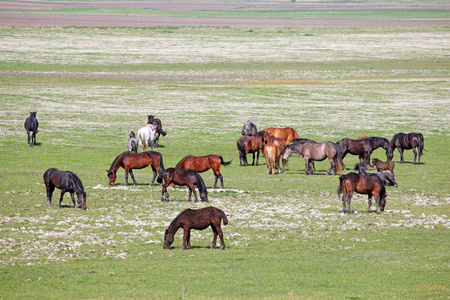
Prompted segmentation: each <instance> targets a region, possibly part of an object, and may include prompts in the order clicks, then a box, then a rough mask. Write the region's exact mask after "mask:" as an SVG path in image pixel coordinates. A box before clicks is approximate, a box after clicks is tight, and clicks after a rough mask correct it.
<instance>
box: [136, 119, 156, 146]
mask: <svg viewBox="0 0 450 300" xmlns="http://www.w3.org/2000/svg"><path fill="white" fill-rule="evenodd" d="M155 133H156V127H155V125H152V124H147V126H145V127H142V128H141V129H139V131H138V139H139V143H140V144H141V146H142V151H145V148H147V146H148V145H149V144H150V146H151V148H152V151H153V145H154V142H155V139H156V135H155Z"/></svg>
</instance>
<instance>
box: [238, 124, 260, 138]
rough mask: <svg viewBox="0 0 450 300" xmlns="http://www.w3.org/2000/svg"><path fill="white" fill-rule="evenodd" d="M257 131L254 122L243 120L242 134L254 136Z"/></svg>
mask: <svg viewBox="0 0 450 300" xmlns="http://www.w3.org/2000/svg"><path fill="white" fill-rule="evenodd" d="M257 132H258V129H257V127H256V124H255V123H253V122H251V121H247V122H245V124H244V126H242V131H241V133H242V135H247V136H255V135H256V133H257Z"/></svg>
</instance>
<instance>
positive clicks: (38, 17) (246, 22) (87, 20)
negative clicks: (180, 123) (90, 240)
mask: <svg viewBox="0 0 450 300" xmlns="http://www.w3.org/2000/svg"><path fill="white" fill-rule="evenodd" d="M68 7H73V8H112V7H115V8H125V7H132V8H146V9H163V10H222V11H231V10H240V11H243V10H255V9H258V10H265V9H276V10H289V9H292V8H293V7H295V8H297V9H298V8H299V7H301V8H302V9H315V10H320V9H346V10H360V9H372V10H385V9H390V10H399V9H401V10H417V9H430V10H432V9H440V10H446V9H449V6H445V5H441V6H423V7H417V6H409V5H401V6H399V5H394V6H389V7H386V6H380V7H370V6H369V7H368V6H364V5H347V4H320V3H317V4H314V3H313V4H311V3H308V4H301V3H284V2H283V3H281V2H279V3H270V4H269V3H261V2H259V3H245V4H241V3H239V4H233V3H230V4H228V3H155V2H100V3H77V4H70V5H68V4H67V3H61V4H60V3H58V2H52V3H33V2H0V10H3V11H7V10H37V9H58V8H68ZM449 25H450V19H249V18H186V17H128V16H83V15H57V14H49V15H45V14H15V13H12V14H8V13H6V14H5V13H0V26H132V27H153V26H235V27H239V26H243V27H262V26H273V27H284V26H287V27H386V26H389V27H390V26H401V27H411V26H449Z"/></svg>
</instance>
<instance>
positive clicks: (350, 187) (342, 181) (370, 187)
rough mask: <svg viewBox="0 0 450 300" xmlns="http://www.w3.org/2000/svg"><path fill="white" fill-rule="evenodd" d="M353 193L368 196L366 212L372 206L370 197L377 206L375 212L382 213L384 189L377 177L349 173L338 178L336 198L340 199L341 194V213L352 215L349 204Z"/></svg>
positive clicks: (384, 199) (384, 196) (384, 198)
mask: <svg viewBox="0 0 450 300" xmlns="http://www.w3.org/2000/svg"><path fill="white" fill-rule="evenodd" d="M354 192H357V193H359V194H365V195H368V202H369V208H368V212H370V207H371V205H372V197H374V198H375V203H376V205H377V210H376V212H377V213H378V214H379V213H380V212H381V211H384V207H385V205H386V188H385V186H384V184H383V182H382V181H381V179H380V178H379V177H378V176H377V175H374V174H366V175H362V174H357V173H354V172H351V173H348V174H346V175H341V176H340V177H339V189H338V197H339V198H340V197H341V193H343V196H342V205H343V212H347V213H353V210H352V209H351V206H350V202H351V200H352V197H353V193H354Z"/></svg>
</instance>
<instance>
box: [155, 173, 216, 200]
mask: <svg viewBox="0 0 450 300" xmlns="http://www.w3.org/2000/svg"><path fill="white" fill-rule="evenodd" d="M163 180H164V184H163V187H162V195H161V201H169V193H168V192H167V186H168V185H169V184H171V183H175V184H176V185H180V186H185V185H187V186H188V187H189V197H188V201H191V195H192V192H194V196H195V202H198V198H197V193H196V192H195V187H194V186H197V188H198V192H199V193H200V198H201V199H202V202H208V191H207V190H206V185H205V182H204V181H203V178H202V177H201V176H200V174H198V172H197V170H194V169H188V170H183V169H176V168H168V169H166V170H164V171H161V173H159V176H158V179H157V180H156V181H157V182H158V183H162V182H163ZM164 195H165V197H164Z"/></svg>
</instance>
